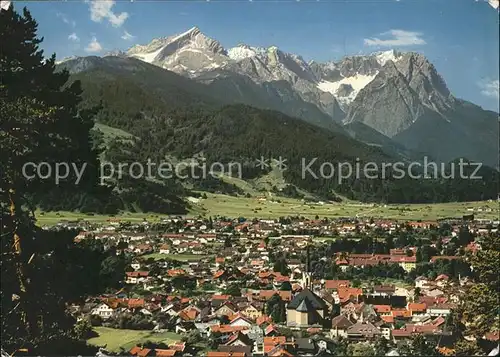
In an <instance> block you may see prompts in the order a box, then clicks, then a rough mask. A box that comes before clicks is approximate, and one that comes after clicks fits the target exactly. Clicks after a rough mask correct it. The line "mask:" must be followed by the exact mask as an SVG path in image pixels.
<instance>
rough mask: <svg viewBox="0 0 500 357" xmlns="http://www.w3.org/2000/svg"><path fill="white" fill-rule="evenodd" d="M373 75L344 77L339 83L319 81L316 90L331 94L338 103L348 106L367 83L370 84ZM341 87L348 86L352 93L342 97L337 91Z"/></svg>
mask: <svg viewBox="0 0 500 357" xmlns="http://www.w3.org/2000/svg"><path fill="white" fill-rule="evenodd" d="M375 76H376V74H375V75H362V74H359V75H355V76H353V77H345V78H342V79H341V80H340V81H336V82H331V81H321V82H319V83H318V88H319V89H320V90H322V91H323V92H328V93H331V94H333V95H334V96H335V97H336V98H337V100H338V101H339V102H341V103H342V104H350V103H351V102H352V101H353V100H354V99H355V98H356V96H357V95H358V93H359V91H360V90H361V89H363V88H364V87H365V86H366V85H367V84H368V83H370V82H371V81H372V80H373V79H374V78H375ZM342 85H349V86H351V87H352V89H353V90H352V91H351V92H350V93H349V94H348V95H347V96H343V95H341V94H340V93H339V89H340V88H341V86H342Z"/></svg>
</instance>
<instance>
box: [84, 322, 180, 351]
mask: <svg viewBox="0 0 500 357" xmlns="http://www.w3.org/2000/svg"><path fill="white" fill-rule="evenodd" d="M94 331H95V332H97V333H98V334H99V336H98V337H93V338H91V339H89V340H88V341H87V342H88V343H89V344H92V345H95V346H99V347H103V346H106V350H108V351H109V352H120V347H122V348H123V349H125V350H126V351H129V350H130V349H131V348H132V347H134V346H135V345H136V344H138V343H141V342H146V341H151V342H163V343H166V344H169V343H173V342H176V341H180V339H181V336H180V335H178V334H176V333H173V332H162V333H153V332H151V331H139V330H121V329H113V328H109V327H95V328H94Z"/></svg>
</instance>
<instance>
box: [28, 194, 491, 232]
mask: <svg viewBox="0 0 500 357" xmlns="http://www.w3.org/2000/svg"><path fill="white" fill-rule="evenodd" d="M259 197H261V198H260V199H259ZM278 200H279V202H278ZM191 205H192V208H191V213H190V214H189V215H190V216H198V215H202V216H207V217H208V216H214V215H220V216H227V217H246V218H253V217H259V218H278V217H281V216H304V217H310V218H313V217H315V216H316V215H317V216H319V217H321V218H323V217H329V218H335V217H374V218H387V219H398V220H435V219H440V218H447V217H456V218H461V217H462V216H463V215H465V214H472V213H474V215H475V217H476V218H487V219H498V218H499V212H500V211H499V205H498V202H496V201H488V202H487V201H481V202H450V203H437V204H407V205H373V204H364V203H357V202H352V201H346V202H342V203H334V204H330V203H325V204H312V203H305V202H303V201H301V200H297V199H291V198H283V197H278V196H275V195H273V194H271V193H267V194H265V195H264V194H262V195H261V196H253V197H250V198H246V197H233V196H226V195H219V194H211V193H207V198H206V199H202V200H199V201H198V202H192V203H191ZM479 210H481V211H479ZM164 217H166V216H165V215H159V214H149V213H130V212H124V213H122V214H120V215H118V216H117V217H112V216H105V215H87V214H83V213H77V212H37V219H38V224H39V225H41V226H43V225H54V224H57V223H58V222H60V221H61V220H77V219H84V220H87V221H89V222H101V223H102V222H106V221H108V220H110V219H116V218H119V219H121V220H123V221H131V222H142V221H143V220H144V219H147V220H148V221H152V222H157V221H159V220H160V219H161V218H164Z"/></svg>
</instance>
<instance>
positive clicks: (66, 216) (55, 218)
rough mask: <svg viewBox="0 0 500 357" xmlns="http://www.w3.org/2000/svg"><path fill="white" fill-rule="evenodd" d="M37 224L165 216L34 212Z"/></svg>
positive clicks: (133, 219) (130, 219)
mask: <svg viewBox="0 0 500 357" xmlns="http://www.w3.org/2000/svg"><path fill="white" fill-rule="evenodd" d="M35 214H36V218H37V220H38V224H39V225H41V226H43V225H49V226H50V225H55V224H57V223H58V222H60V221H61V220H67V221H75V220H79V219H82V220H86V221H88V222H91V223H92V222H99V223H103V222H107V221H109V220H116V219H120V220H123V221H130V222H132V223H137V222H142V221H143V220H144V219H147V220H148V221H158V222H159V221H160V219H161V218H163V217H166V216H165V215H158V214H151V213H131V212H123V213H121V214H119V215H118V216H107V215H99V214H95V215H88V214H85V213H79V212H41V211H37V212H35Z"/></svg>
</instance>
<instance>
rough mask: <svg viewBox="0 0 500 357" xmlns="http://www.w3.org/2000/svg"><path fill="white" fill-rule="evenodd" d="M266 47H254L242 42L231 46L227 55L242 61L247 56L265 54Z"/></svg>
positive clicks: (234, 59)
mask: <svg viewBox="0 0 500 357" xmlns="http://www.w3.org/2000/svg"><path fill="white" fill-rule="evenodd" d="M265 53H266V49H265V48H262V47H252V46H247V45H244V44H240V45H238V46H236V47H233V48H230V49H229V50H228V51H227V55H228V57H229V58H231V59H232V60H233V61H241V60H243V59H245V58H250V57H256V56H259V55H261V56H262V55H264V54H265Z"/></svg>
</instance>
